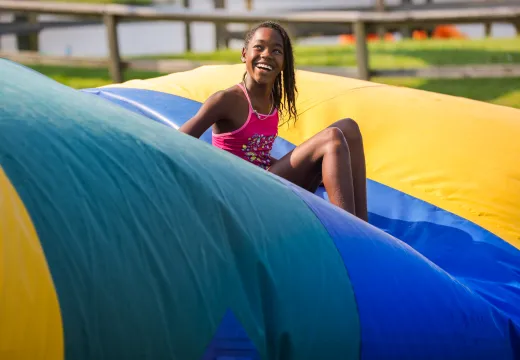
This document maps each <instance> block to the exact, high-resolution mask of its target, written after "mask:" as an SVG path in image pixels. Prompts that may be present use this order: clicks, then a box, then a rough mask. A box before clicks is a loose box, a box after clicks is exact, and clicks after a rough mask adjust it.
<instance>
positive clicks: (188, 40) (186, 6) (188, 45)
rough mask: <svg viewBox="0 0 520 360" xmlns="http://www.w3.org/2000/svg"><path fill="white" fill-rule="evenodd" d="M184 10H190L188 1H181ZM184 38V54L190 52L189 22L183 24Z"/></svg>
mask: <svg viewBox="0 0 520 360" xmlns="http://www.w3.org/2000/svg"><path fill="white" fill-rule="evenodd" d="M182 2H183V5H184V8H185V9H189V8H190V0H183V1H182ZM184 36H185V40H186V52H191V23H190V22H189V21H185V22H184Z"/></svg>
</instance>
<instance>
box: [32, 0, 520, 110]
mask: <svg viewBox="0 0 520 360" xmlns="http://www.w3.org/2000/svg"><path fill="white" fill-rule="evenodd" d="M98 1H99V0H98ZM518 49H520V38H512V39H483V40H471V41H469V40H466V41H464V40H427V41H401V42H397V43H371V44H370V59H371V61H370V62H371V66H372V67H373V68H379V69H384V68H411V67H426V66H433V65H451V64H456V65H464V64H504V63H505V64H520V51H519V50H518ZM295 53H296V60H297V63H298V65H308V66H312V65H314V66H355V52H354V48H353V46H351V45H342V46H339V45H338V46H305V47H304V46H298V45H297V46H296V47H295ZM159 57H160V58H164V57H169V58H182V59H191V60H197V61H218V62H222V63H236V62H237V61H238V58H239V52H238V51H237V50H225V51H219V52H213V53H193V54H181V55H162V56H155V57H154V58H159ZM148 58H150V57H148ZM33 68H34V69H35V70H37V71H39V72H41V73H43V74H45V75H48V76H50V77H51V78H53V79H55V80H57V81H59V82H61V83H63V84H66V85H68V86H71V87H74V88H88V87H96V86H101V85H107V84H110V83H111V81H110V77H109V73H108V70H104V69H85V68H63V67H49V66H33ZM160 75H164V74H159V73H151V72H140V71H127V72H126V73H125V79H136V78H139V79H145V78H150V77H156V76H160ZM372 81H374V82H378V83H384V84H390V85H396V86H406V87H411V88H416V89H421V90H426V91H433V92H438V93H443V94H449V95H455V96H462V97H466V98H470V99H475V100H481V101H486V102H491V103H495V104H500V105H506V106H511V107H516V108H520V78H503V79H421V78H373V79H372Z"/></svg>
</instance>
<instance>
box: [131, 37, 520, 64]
mask: <svg viewBox="0 0 520 360" xmlns="http://www.w3.org/2000/svg"><path fill="white" fill-rule="evenodd" d="M519 49H520V37H516V38H504V39H493V38H490V39H478V40H436V39H434V40H422V41H417V40H403V41H399V42H393V43H392V42H382V41H381V42H372V43H370V44H369V54H370V66H371V67H372V68H374V69H390V68H417V67H428V66H436V65H469V64H520V51H519ZM239 56H240V54H239V52H238V51H237V50H236V49H235V50H222V51H217V52H210V53H187V54H175V55H169V54H165V55H157V56H144V57H140V58H148V59H150V58H151V59H164V58H168V59H185V60H194V61H211V62H222V63H236V62H237V61H238V60H239ZM295 59H296V63H297V65H299V66H355V65H356V53H355V47H354V46H353V45H330V46H299V45H296V46H295Z"/></svg>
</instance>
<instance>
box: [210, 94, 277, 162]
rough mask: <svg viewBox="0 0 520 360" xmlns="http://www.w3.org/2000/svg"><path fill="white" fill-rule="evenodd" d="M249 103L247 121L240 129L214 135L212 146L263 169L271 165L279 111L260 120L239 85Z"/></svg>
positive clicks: (262, 116)
mask: <svg viewBox="0 0 520 360" xmlns="http://www.w3.org/2000/svg"><path fill="white" fill-rule="evenodd" d="M238 86H240V88H241V89H242V91H243V92H244V94H245V96H246V98H247V102H248V103H249V114H248V116H247V120H246V122H245V124H244V125H242V127H240V128H239V129H237V130H235V131H232V132H228V133H222V134H215V133H213V134H212V135H213V139H212V144H213V145H214V146H216V147H218V148H220V149H222V150H226V151H229V152H230V153H232V154H234V155H236V156H238V157H240V158H242V159H244V160H247V161H249V162H251V163H253V164H255V165H257V166H260V167H261V168H263V169H268V168H269V166H270V165H271V158H270V157H269V155H270V153H271V149H272V147H273V142H274V140H275V139H276V136H277V135H278V111H277V109H276V108H275V109H274V111H272V113H271V114H270V115H262V114H260V117H261V118H259V117H258V116H257V115H256V113H255V112H254V111H253V107H252V106H251V100H250V99H249V96H248V94H247V91H246V89H245V88H244V86H243V85H242V84H238Z"/></svg>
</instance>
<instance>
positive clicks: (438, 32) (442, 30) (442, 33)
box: [339, 25, 467, 44]
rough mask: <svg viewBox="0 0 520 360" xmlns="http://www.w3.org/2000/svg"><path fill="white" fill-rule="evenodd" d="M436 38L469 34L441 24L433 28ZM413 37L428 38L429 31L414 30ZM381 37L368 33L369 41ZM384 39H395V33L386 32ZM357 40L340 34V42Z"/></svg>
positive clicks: (458, 36) (462, 37) (458, 37)
mask: <svg viewBox="0 0 520 360" xmlns="http://www.w3.org/2000/svg"><path fill="white" fill-rule="evenodd" d="M431 37H432V38H434V39H466V38H467V36H466V35H464V34H463V33H461V32H460V31H459V30H458V29H457V28H456V27H455V26H454V25H439V26H436V27H435V29H434V30H433V34H432V36H431ZM412 39H414V40H424V39H428V33H427V32H426V31H425V30H414V31H413V32H412ZM378 40H380V38H379V37H378V36H377V34H368V35H367V41H368V42H372V41H378ZM383 40H384V41H394V40H395V39H394V35H393V34H392V33H385V35H384V38H383ZM355 41H356V37H355V35H353V34H342V35H340V36H339V43H340V44H353V43H354V42H355Z"/></svg>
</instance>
